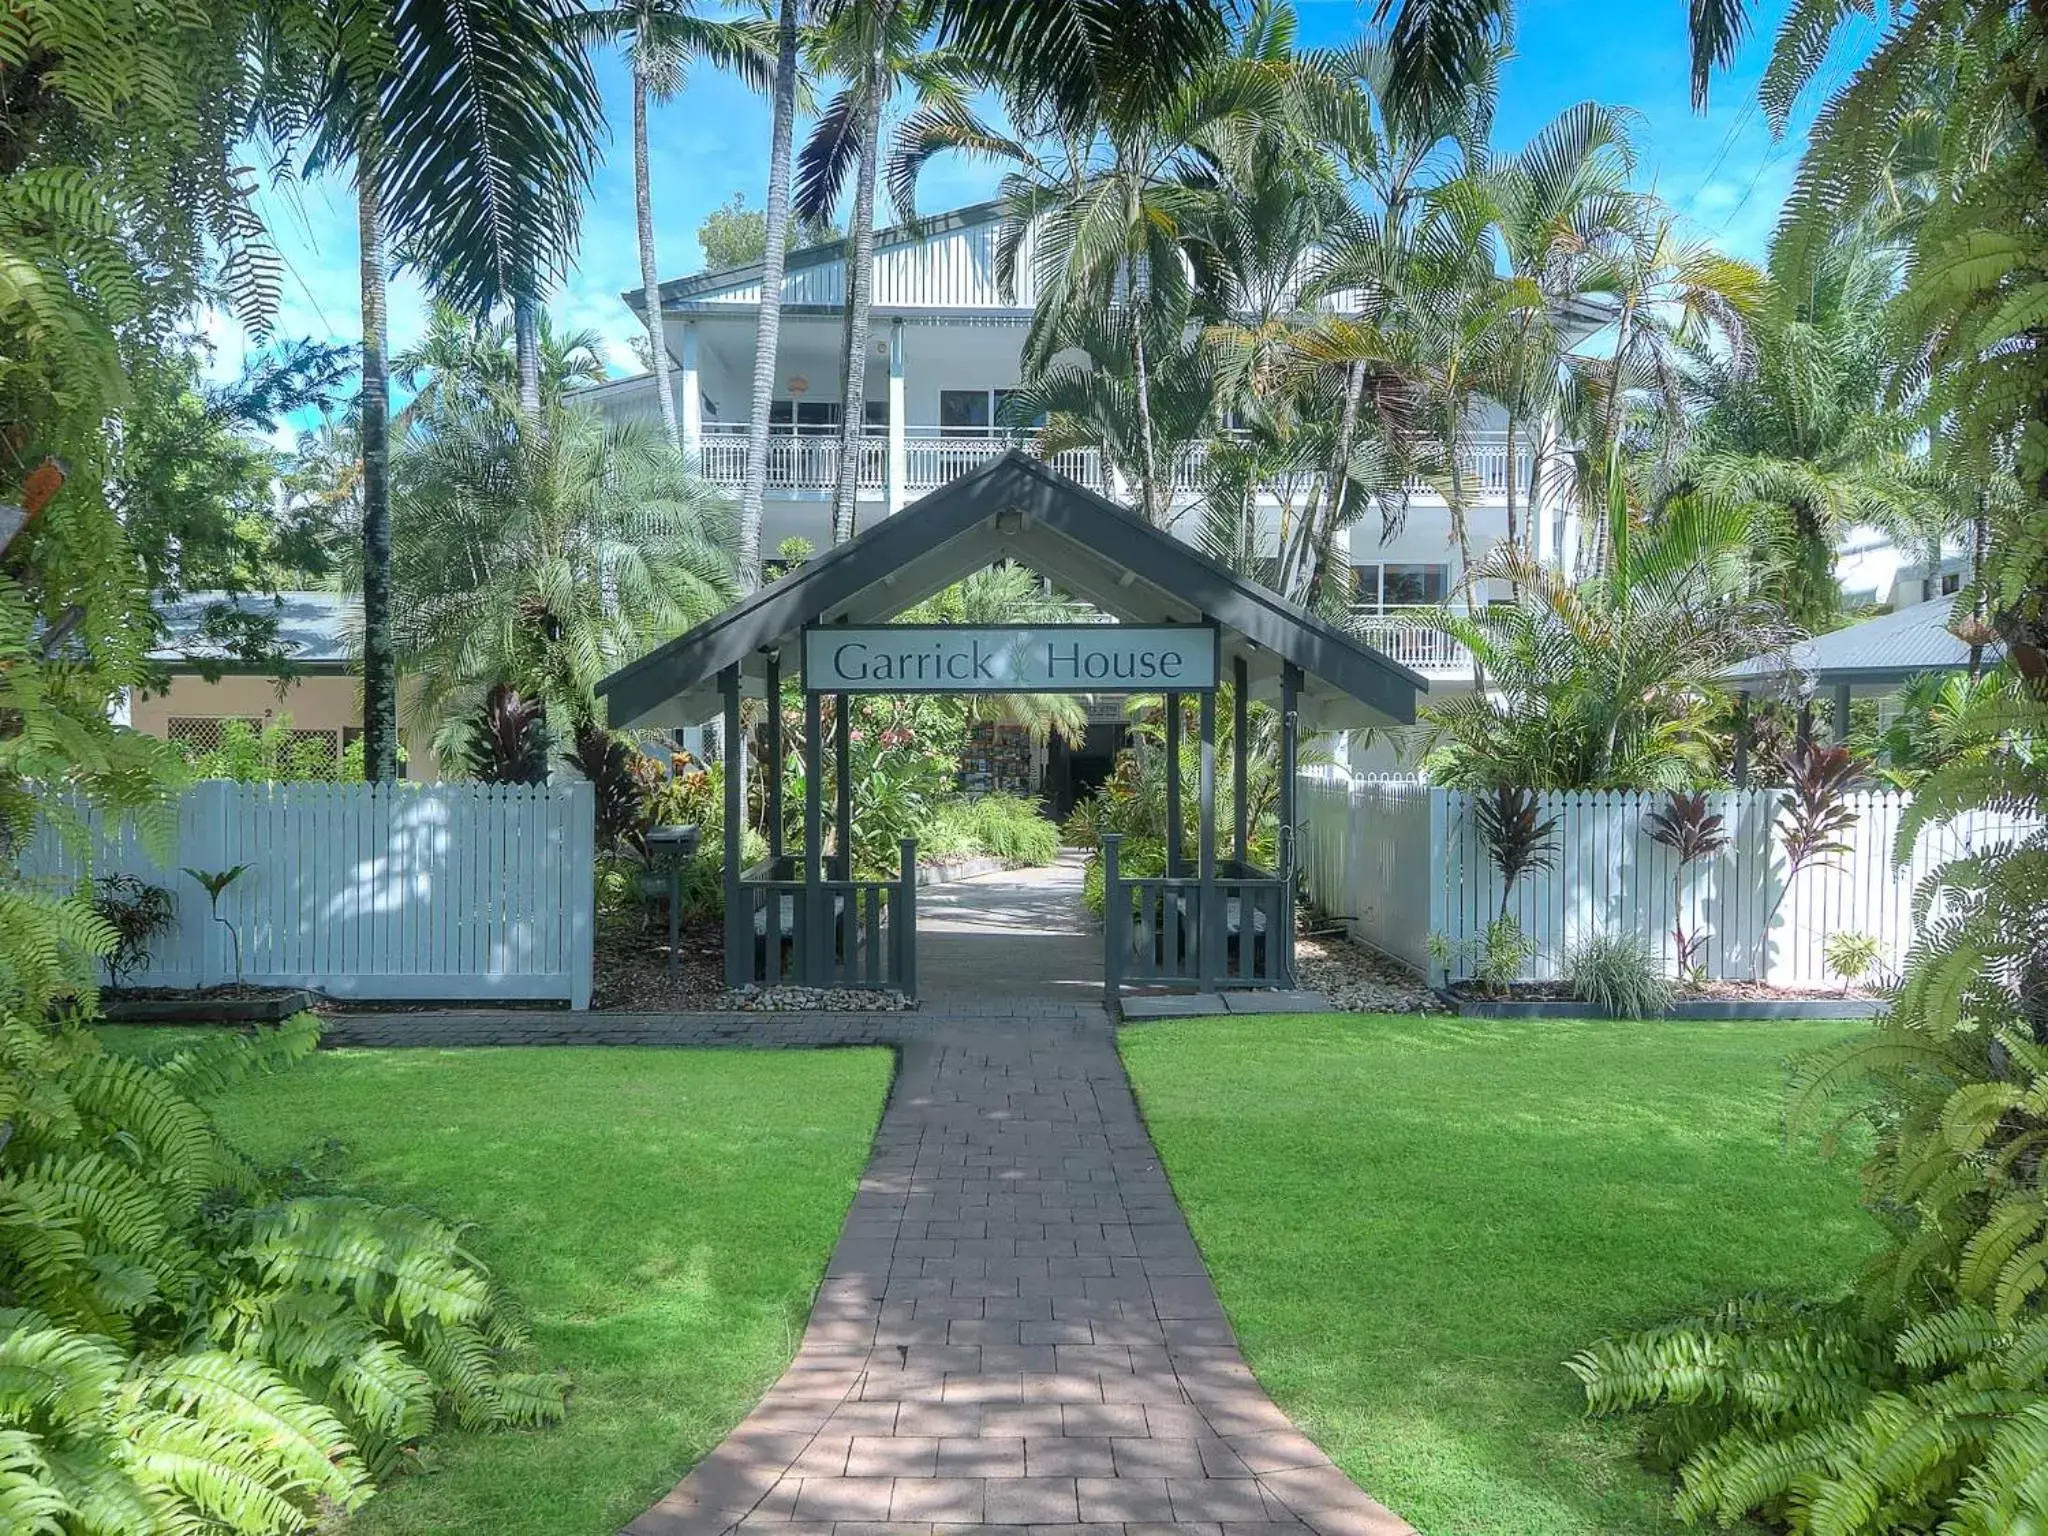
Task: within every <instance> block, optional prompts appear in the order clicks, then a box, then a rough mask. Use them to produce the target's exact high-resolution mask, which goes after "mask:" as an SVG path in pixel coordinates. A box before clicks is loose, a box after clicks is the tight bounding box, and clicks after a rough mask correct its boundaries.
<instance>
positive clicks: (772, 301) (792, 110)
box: [738, 0, 797, 594]
mask: <svg viewBox="0 0 2048 1536" xmlns="http://www.w3.org/2000/svg"><path fill="white" fill-rule="evenodd" d="M796 20H797V0H782V8H781V10H780V12H779V13H778V14H777V18H776V23H775V112H774V121H773V126H772V127H771V128H770V130H769V134H768V207H767V211H766V213H765V215H764V217H763V221H762V222H763V228H764V233H765V235H766V237H767V244H766V245H765V246H764V247H763V249H762V252H761V307H760V311H759V314H758V317H757V319H756V320H755V322H754V392H753V399H752V403H751V405H750V406H749V409H748V415H747V478H746V483H745V485H744V486H743V487H742V488H741V491H740V526H739V558H738V564H739V588H740V591H741V593H742V594H744V593H748V592H752V591H753V590H754V589H755V588H756V587H758V586H760V584H761V507H762V503H763V502H764V501H765V500H766V499H767V494H768V412H769V408H770V407H771V405H772V404H773V403H774V399H775V364H776V351H777V348H778V347H779V346H780V344H781V337H782V273H783V266H784V262H785V260H786V258H787V257H788V254H789V154H790V133H791V128H792V125H793V124H794V122H795V120H796V45H797V25H796Z"/></svg>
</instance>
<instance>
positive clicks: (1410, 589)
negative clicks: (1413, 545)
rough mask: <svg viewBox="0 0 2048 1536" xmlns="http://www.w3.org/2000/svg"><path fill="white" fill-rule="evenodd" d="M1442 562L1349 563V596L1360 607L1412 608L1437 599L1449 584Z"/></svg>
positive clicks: (1441, 598)
mask: <svg viewBox="0 0 2048 1536" xmlns="http://www.w3.org/2000/svg"><path fill="white" fill-rule="evenodd" d="M1449 577H1450V568H1449V567H1448V566H1442V565H1397V564H1391V563H1390V564H1374V565H1354V566H1352V567H1351V593H1352V597H1351V600H1352V602H1353V604H1355V605H1356V606H1357V607H1360V608H1370V609H1373V610H1375V611H1377V610H1380V609H1385V608H1413V607H1417V606H1420V605H1422V604H1427V603H1440V602H1442V601H1443V600H1444V592H1445V591H1446V589H1447V588H1448V587H1449V585H1450V581H1449Z"/></svg>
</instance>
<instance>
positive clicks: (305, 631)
mask: <svg viewBox="0 0 2048 1536" xmlns="http://www.w3.org/2000/svg"><path fill="white" fill-rule="evenodd" d="M223 607H225V608H229V609H232V610H234V611H236V612H238V613H246V614H253V615H256V616H258V617H262V618H269V617H272V616H275V618H276V619H277V647H278V650H279V651H280V652H282V653H283V655H284V656H285V658H286V659H287V660H289V661H290V662H291V664H292V665H293V666H295V667H314V668H318V667H345V666H347V665H348V663H349V635H350V632H351V631H352V630H353V629H355V628H356V627H357V625H358V624H359V623H360V622H361V616H362V604H361V602H360V600H359V599H357V598H354V597H344V596H342V595H341V594H339V593H335V592H280V593H278V594H277V595H276V596H272V595H270V594H269V593H267V592H241V593H236V594H234V595H232V596H231V595H229V594H228V593H226V592H188V593H186V594H185V595H184V596H183V597H179V598H174V599H168V600H159V601H158V602H157V604H156V612H157V617H158V618H159V619H161V620H162V621H163V626H164V638H163V639H162V641H161V642H159V644H158V645H157V646H156V648H155V649H154V650H152V651H151V652H150V653H149V655H150V659H151V660H152V661H159V662H162V663H164V664H165V665H167V666H169V667H171V668H173V669H174V670H175V669H176V668H177V667H179V665H180V664H184V665H187V666H189V665H192V664H194V663H196V662H198V661H201V660H206V661H212V662H224V661H229V653H228V652H227V651H226V650H224V649H223V648H222V647H220V646H219V645H217V644H214V643H212V642H209V641H207V640H205V639H203V638H202V634H201V632H202V630H203V628H204V626H205V623H206V616H207V614H208V612H209V611H210V610H214V609H219V608H223ZM229 669H230V670H233V667H232V664H230V668H229Z"/></svg>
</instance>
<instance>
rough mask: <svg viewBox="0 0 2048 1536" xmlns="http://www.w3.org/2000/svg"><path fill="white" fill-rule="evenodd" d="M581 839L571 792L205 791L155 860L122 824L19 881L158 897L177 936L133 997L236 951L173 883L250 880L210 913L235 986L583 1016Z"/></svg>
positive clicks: (575, 789) (220, 977)
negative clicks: (140, 890)
mask: <svg viewBox="0 0 2048 1536" xmlns="http://www.w3.org/2000/svg"><path fill="white" fill-rule="evenodd" d="M593 836H594V806H593V800H592V795H591V789H590V786H589V785H588V784H587V783H583V782H580V781H579V782H575V783H571V784H565V785H561V786H559V787H534V788H528V787H525V786H520V785H496V784H419V785H415V784H376V785H371V784H321V783H291V784H238V783H229V782H226V781H209V782H206V783H202V784H197V785H194V786H193V787H192V788H191V789H189V790H187V791H186V792H185V794H184V795H183V796H181V797H180V800H179V803H178V805H177V807H176V819H175V831H174V833H172V835H171V836H170V838H169V840H168V842H167V845H166V846H164V847H161V848H158V847H152V846H151V843H152V840H151V839H150V838H149V837H146V836H144V835H142V834H140V833H138V832H137V830H136V828H135V827H134V826H132V825H130V824H127V823H123V824H122V825H121V826H120V827H118V828H117V829H115V830H114V831H113V832H112V833H111V835H108V834H105V833H102V834H100V835H99V836H97V837H96V838H95V846H94V847H93V848H92V849H91V850H90V851H89V852H86V851H85V850H80V849H78V848H74V847H72V846H69V845H68V844H67V842H66V841H65V840H64V839H61V838H60V837H58V836H57V835H56V833H55V832H54V831H53V830H52V829H51V828H49V827H48V826H47V825H46V826H44V827H43V828H41V829H40V830H39V831H38V833H37V835H36V837H35V838H34V839H33V841H31V843H30V844H29V846H28V847H27V849H25V850H24V856H23V859H22V873H23V874H24V875H25V876H26V877H28V878H30V879H36V880H41V881H46V882H49V883H51V884H55V885H63V886H68V885H72V884H75V883H76V882H77V881H78V880H79V879H80V878H81V877H83V876H85V875H86V874H87V873H88V872H89V873H90V874H92V875H95V876H99V875H110V874H132V875H136V876H139V877H140V878H142V879H144V880H148V881H150V882H152V883H154V884H157V885H161V886H163V887H165V888H166V889H167V890H169V891H170V892H171V893H172V894H173V896H175V898H176V900H177V922H176V925H175V927H174V929H173V931H172V932H171V933H169V934H167V935H166V936H164V937H163V938H162V939H160V940H158V941H157V942H156V943H155V945H154V946H153V958H152V960H151V963H150V965H149V967H148V968H147V969H146V970H145V971H143V972H142V973H141V974H140V975H138V976H137V977H136V978H135V982H136V984H138V985H143V986H166V987H196V986H208V985H212V984H215V983H219V982H224V981H231V980H233V979H234V975H235V971H234V955H233V941H232V940H231V939H230V937H229V934H228V930H227V928H226V927H225V926H223V925H222V924H221V923H217V922H215V921H214V920H213V916H212V914H211V912H210V911H209V909H208V903H207V897H206V892H205V890H204V889H203V888H202V887H201V886H200V884H199V882H198V881H197V880H195V879H194V878H193V877H192V876H191V875H190V874H188V873H186V872H185V871H186V870H187V869H196V870H206V871H218V870H225V869H228V868H231V867H232V866H234V865H236V864H247V865H248V866H249V868H248V870H247V872H246V873H244V874H243V875H242V876H241V877H240V878H239V879H237V880H236V881H234V883H233V884H231V885H230V886H229V887H228V888H227V890H226V891H225V892H224V893H223V894H222V896H221V898H220V914H221V916H222V917H224V918H226V919H228V920H229V921H231V922H232V923H233V924H234V925H235V927H236V929H237V931H238V932H239V934H240V936H241V948H242V976H243V979H244V980H246V981H248V982H251V983H253V984H256V985H261V986H293V987H312V988H316V989H318V990H319V991H322V992H325V993H328V994H329V995H331V996H334V997H345V998H417V999H420V1000H430V999H476V1000H478V1001H484V1000H513V999H518V1000H533V999H562V1000H564V1001H567V1002H568V1003H569V1004H570V1006H571V1007H573V1008H587V1007H589V1006H590V986H591V960H592V952H591V939H592V934H591V927H592V920H593V904H592V903H593V889H592V882H593V851H594V850H593V846H592V839H593ZM82 853H84V854H85V856H84V857H81V854H82ZM88 864H89V865H90V869H89V871H88V868H87V865H88Z"/></svg>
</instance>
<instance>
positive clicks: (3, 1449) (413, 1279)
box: [0, 1016, 562, 1536]
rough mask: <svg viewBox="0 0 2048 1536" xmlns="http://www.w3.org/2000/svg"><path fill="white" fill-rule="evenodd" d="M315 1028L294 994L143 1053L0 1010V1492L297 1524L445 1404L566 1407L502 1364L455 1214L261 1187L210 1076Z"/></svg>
mask: <svg viewBox="0 0 2048 1536" xmlns="http://www.w3.org/2000/svg"><path fill="white" fill-rule="evenodd" d="M317 1039H318V1027H317V1025H316V1023H315V1022H314V1020H313V1019H312V1018H311V1017H310V1016H301V1017H299V1018H297V1019H294V1020H292V1021H290V1022H289V1023H287V1024H286V1025H284V1026H282V1027H281V1028H279V1029H276V1030H272V1031H268V1032H265V1033H262V1034H259V1035H256V1036H253V1037H247V1038H241V1037H224V1038H216V1039H213V1040H209V1041H206V1042H204V1043H203V1044H200V1045H197V1046H192V1047H188V1048H185V1049H183V1050H180V1051H177V1052H174V1053H173V1054H171V1055H169V1056H166V1057H165V1058H163V1059H162V1060H160V1061H157V1062H151V1063H145V1062H142V1061H138V1060H134V1059H131V1058H127V1057H121V1056H115V1055H110V1054H108V1053H106V1052H105V1051H103V1050H102V1049H100V1048H99V1045H98V1042H97V1041H96V1039H95V1038H94V1037H93V1036H92V1035H91V1034H89V1033H87V1032H85V1031H83V1030H79V1029H75V1028H72V1029H63V1030H58V1031H54V1032H53V1031H50V1030H47V1029H44V1028H41V1027H39V1026H36V1025H31V1024H28V1023H25V1022H23V1021H21V1020H20V1019H19V1017H18V1016H14V1017H10V1019H9V1021H8V1023H7V1024H6V1026H5V1029H4V1031H0V1059H4V1062H5V1065H6V1067H7V1069H8V1070H7V1074H6V1082H7V1083H8V1084H9V1085H10V1086H9V1093H10V1095H11V1096H10V1097H7V1098H4V1099H0V1113H4V1115H5V1117H6V1121H5V1123H6V1124H7V1126H8V1127H9V1128H10V1130H11V1134H10V1135H9V1137H8V1139H7V1141H6V1144H5V1146H4V1147H0V1334H4V1338H0V1469H4V1470H0V1511H10V1510H41V1511H43V1513H42V1514H41V1515H39V1516H38V1517H37V1518H39V1519H41V1520H42V1521H43V1525H42V1528H44V1529H49V1530H57V1531H66V1532H69V1531H78V1532H81V1533H83V1532H97V1531H101V1530H108V1531H121V1532H124V1533H126V1532H137V1533H144V1536H153V1533H157V1532H162V1533H164V1536H171V1533H174V1532H177V1533H182V1532H185V1531H188V1530H221V1531H233V1532H237V1533H240V1532H249V1533H268V1532H282V1531H298V1530H303V1529H306V1528H308V1527H309V1525H310V1523H311V1520H312V1516H313V1514H314V1512H315V1510H316V1508H317V1507H318V1505H319V1504H320V1503H321V1502H323V1501H325V1502H328V1503H332V1504H335V1505H337V1506H339V1507H342V1508H348V1507H352V1506H353V1505H354V1504H356V1503H359V1502H360V1501H361V1500H362V1499H363V1498H364V1497H366V1496H367V1495H368V1492H369V1490H370V1487H371V1480H372V1479H373V1478H374V1477H375V1476H376V1475H377V1474H379V1473H381V1472H383V1471H385V1470H386V1469H388V1468H389V1467H390V1466H391V1464H392V1463H393V1461H394V1459H395V1458H396V1456H397V1455H398V1453H399V1452H400V1451H401V1450H402V1449H403V1448H404V1447H405V1446H407V1445H410V1444H413V1443H415V1442H416V1441H417V1440H418V1439H419V1438H420V1437H421V1436H423V1435H425V1434H427V1433H428V1432H429V1431H431V1430H432V1429H433V1427H434V1426H435V1424H436V1423H437V1422H439V1421H440V1420H441V1419H443V1418H452V1419H453V1420H454V1421H455V1422H457V1423H459V1424H462V1425H464V1426H466V1427H471V1428H487V1427H491V1426H495V1425H505V1424H539V1423H545V1422H547V1421H549V1420H551V1419H553V1418H555V1417H557V1416H558V1415H559V1414H560V1412H561V1409H562V1388H561V1384H560V1382H559V1381H558V1380H556V1379H555V1378H553V1377H551V1376H547V1375H542V1374H536V1373H532V1372H526V1371H521V1370H518V1369H515V1368H513V1367H514V1363H515V1362H516V1361H517V1359H519V1358H520V1357H521V1356H522V1355H523V1354H524V1353H525V1351H526V1344H525V1340H524V1337H523V1335H522V1333H521V1331H520V1329H519V1327H518V1324H517V1322H516V1321H515V1320H514V1319H513V1318H512V1316H511V1315H510V1313H509V1312H508V1310H507V1309H506V1307H505V1306H504V1304H503V1302H502V1301H501V1299H500V1298H499V1297H498V1295H497V1294H496V1291H495V1289H494V1287H493V1286H492V1284H491V1281H490V1278H489V1276H488V1275H487V1274H486V1273H485V1272H484V1270H483V1268H482V1266H480V1265H479V1264H478V1263H477V1262H476V1261H475V1259H474V1258H473V1257H471V1256H470V1255H469V1254H468V1253H467V1252H466V1251H465V1250H464V1248H463V1247H462V1244H461V1241H460V1238H459V1235H458V1234H457V1232H456V1231H455V1230H454V1229H452V1228H450V1227H448V1226H447V1225H445V1224H444V1223H442V1222H439V1221H437V1220H435V1219H434V1218H432V1217H430V1216H427V1215H425V1214H423V1213H420V1212H416V1211H408V1210H396V1209H391V1208H388V1207H383V1206H378V1205H375V1204H372V1203H370V1202H368V1201H363V1200H358V1199H353V1198H349V1197H346V1196H325V1197H319V1198H303V1197H301V1198H288V1199H287V1198H278V1197H276V1196H274V1195H273V1194H272V1193H271V1192H270V1191H269V1190H268V1189H267V1187H266V1185H265V1183H264V1181H263V1180H262V1178H261V1177H260V1176H259V1175H258V1174H257V1173H256V1171H255V1170H253V1169H252V1168H250V1167H249V1166H248V1165H247V1164H246V1163H245V1162H244V1160H243V1159H242V1158H240V1157H239V1156H238V1155H237V1154H236V1153H235V1151H234V1150H233V1149H232V1148H231V1147H230V1146H228V1145H227V1144H226V1143H225V1142H224V1141H223V1140H222V1139H221V1137H220V1135H219V1133H218V1131H217V1130H216V1129H215V1127H214V1125H213V1123H212V1121H211V1119H210V1118H209V1117H208V1115H207V1114H206V1112H205V1110H204V1108H203V1107H202V1105H203V1101H204V1100H205V1099H206V1098H207V1097H210V1096H211V1095H213V1094H216V1093H218V1092H220V1091H221V1090H222V1089H224V1088H225V1087H227V1086H229V1085H231V1084H232V1083H234V1082H237V1081H239V1080H241V1079H243V1078H245V1077H247V1076H249V1075H250V1074H253V1073H261V1072H269V1071H276V1070H280V1069H283V1068H285V1067H288V1066H289V1065H291V1064H292V1063H294V1062H296V1061H298V1060H300V1059H302V1058H303V1057H304V1056H305V1055H306V1054H307V1053H309V1052H310V1051H311V1050H312V1048H313V1046H314V1044H315V1043H316V1042H317ZM38 1362H41V1363H40V1364H39V1363H38ZM10 1367H12V1369H10ZM109 1511H118V1512H119V1516H118V1518H110V1517H109V1514H108V1512H109ZM6 1528H8V1529H17V1528H22V1527H16V1526H13V1525H9V1526H7V1527H6ZM26 1528H29V1529H34V1528H35V1527H34V1526H29V1527H26Z"/></svg>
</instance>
